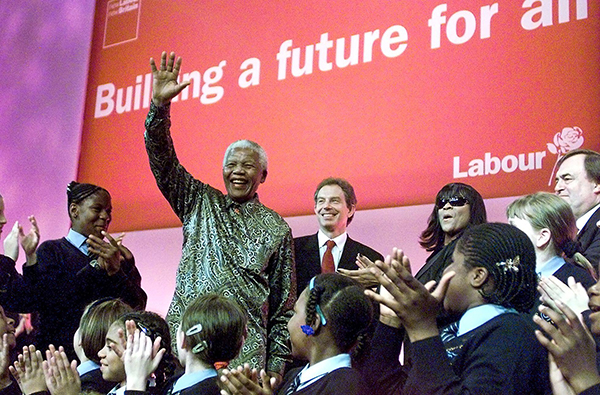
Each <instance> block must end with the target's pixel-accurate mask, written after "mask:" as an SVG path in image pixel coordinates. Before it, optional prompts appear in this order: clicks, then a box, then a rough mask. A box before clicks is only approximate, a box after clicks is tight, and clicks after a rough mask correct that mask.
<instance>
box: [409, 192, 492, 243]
mask: <svg viewBox="0 0 600 395" xmlns="http://www.w3.org/2000/svg"><path fill="white" fill-rule="evenodd" d="M452 197H461V198H464V199H466V200H467V202H469V208H470V213H469V214H470V216H469V224H468V225H467V228H468V227H469V226H473V225H479V224H483V223H486V222H487V214H486V211H485V204H484V202H483V198H482V197H481V195H480V194H479V192H477V190H476V189H475V188H473V187H472V186H470V185H467V184H463V183H462V182H452V183H450V184H446V185H444V186H443V187H442V189H440V191H439V192H438V194H437V196H436V197H435V204H434V206H433V211H432V212H431V214H430V215H429V219H428V220H427V228H426V229H425V230H424V231H423V233H421V237H420V240H419V244H420V245H421V247H423V248H425V250H426V251H435V250H437V249H440V248H442V247H443V246H444V238H445V234H444V231H443V230H442V225H440V220H439V216H438V210H439V209H440V207H439V204H440V202H441V201H442V200H444V199H449V198H452Z"/></svg>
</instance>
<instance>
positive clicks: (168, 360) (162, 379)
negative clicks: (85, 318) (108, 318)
mask: <svg viewBox="0 0 600 395" xmlns="http://www.w3.org/2000/svg"><path fill="white" fill-rule="evenodd" d="M128 320H133V321H134V322H135V325H136V326H137V328H138V329H139V330H140V331H141V332H143V333H145V334H146V336H148V337H150V339H152V341H154V340H156V338H157V337H159V336H160V338H161V340H160V347H161V348H164V349H165V350H166V353H165V354H164V355H163V357H162V359H161V361H160V363H159V365H158V368H157V369H156V371H155V372H154V376H155V379H156V387H157V388H158V389H159V390H161V389H162V388H163V387H164V385H165V383H166V382H167V381H168V380H169V379H170V378H171V377H173V375H174V374H175V370H176V369H177V368H178V367H179V363H178V361H177V358H175V356H174V355H173V351H172V348H171V335H170V332H169V325H168V324H167V322H166V321H165V319H164V318H162V317H161V316H160V315H158V314H156V313H153V312H151V311H133V312H131V313H127V314H125V315H122V316H121V317H120V318H119V319H118V320H117V321H116V322H115V323H116V324H118V325H119V327H121V328H122V329H123V330H125V329H126V328H125V322H126V321H128ZM113 325H114V324H113ZM159 393H162V392H159Z"/></svg>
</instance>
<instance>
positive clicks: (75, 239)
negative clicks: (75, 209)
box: [65, 229, 88, 255]
mask: <svg viewBox="0 0 600 395" xmlns="http://www.w3.org/2000/svg"><path fill="white" fill-rule="evenodd" d="M65 239H67V241H68V242H69V243H71V244H73V245H74V246H75V248H77V249H78V250H79V251H81V252H83V253H84V254H85V255H87V254H88V245H87V243H86V242H85V241H86V240H87V237H85V236H84V235H82V234H81V233H78V232H75V231H74V230H73V229H69V233H67V235H66V236H65Z"/></svg>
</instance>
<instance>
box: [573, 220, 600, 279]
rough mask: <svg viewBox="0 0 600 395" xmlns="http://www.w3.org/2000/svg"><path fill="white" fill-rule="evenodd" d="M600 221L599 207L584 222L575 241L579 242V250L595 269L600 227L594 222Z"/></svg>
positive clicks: (599, 260)
mask: <svg viewBox="0 0 600 395" xmlns="http://www.w3.org/2000/svg"><path fill="white" fill-rule="evenodd" d="M598 221H600V208H599V209H597V210H596V212H595V213H594V215H592V217H591V218H590V219H589V220H588V222H586V224H585V226H584V227H583V229H581V230H580V231H579V233H578V234H577V241H579V243H580V244H581V251H582V253H583V256H585V257H586V258H587V259H588V261H590V263H591V264H592V266H593V267H594V268H596V270H598V265H600V228H598V227H597V226H596V223H598Z"/></svg>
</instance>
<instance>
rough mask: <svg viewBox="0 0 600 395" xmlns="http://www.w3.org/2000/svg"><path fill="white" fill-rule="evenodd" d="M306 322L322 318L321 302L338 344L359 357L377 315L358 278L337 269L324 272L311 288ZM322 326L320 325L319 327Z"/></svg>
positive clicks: (340, 347) (342, 348)
mask: <svg viewBox="0 0 600 395" xmlns="http://www.w3.org/2000/svg"><path fill="white" fill-rule="evenodd" d="M308 291H309V294H308V298H307V302H306V325H311V324H312V323H313V322H314V321H315V320H320V319H321V317H320V316H319V315H318V310H317V306H319V307H320V310H321V311H322V313H323V315H324V316H325V318H326V320H327V324H326V325H327V327H329V330H330V331H331V334H332V337H333V339H334V341H335V345H336V347H337V348H338V349H339V350H340V351H342V352H345V353H347V352H351V351H352V356H353V357H354V358H359V357H360V355H361V352H362V351H363V350H364V348H365V345H366V342H367V338H368V333H369V332H368V329H369V325H370V324H371V320H372V318H373V305H372V303H371V301H370V300H369V298H367V296H366V295H365V294H364V288H363V287H362V286H361V285H360V284H359V283H357V282H356V281H354V280H352V279H350V278H347V277H344V276H342V275H340V274H336V273H326V274H320V275H318V276H317V277H315V281H314V286H313V287H312V288H311V289H309V290H308ZM321 328H322V326H321V327H319V330H320V329H321Z"/></svg>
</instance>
